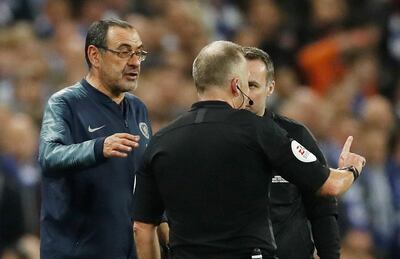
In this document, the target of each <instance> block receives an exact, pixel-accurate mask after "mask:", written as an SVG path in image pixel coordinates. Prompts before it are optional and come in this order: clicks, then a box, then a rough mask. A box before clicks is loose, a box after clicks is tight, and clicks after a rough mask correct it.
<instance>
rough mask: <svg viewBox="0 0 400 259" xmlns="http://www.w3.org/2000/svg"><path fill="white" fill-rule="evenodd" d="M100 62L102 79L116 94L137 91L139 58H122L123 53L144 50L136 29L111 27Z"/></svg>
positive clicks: (135, 56)
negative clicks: (119, 53) (120, 54)
mask: <svg viewBox="0 0 400 259" xmlns="http://www.w3.org/2000/svg"><path fill="white" fill-rule="evenodd" d="M106 47H107V48H108V49H110V50H111V51H110V50H104V51H103V53H102V55H101V56H102V58H101V62H100V67H99V72H100V75H99V76H100V79H101V81H102V82H103V83H104V84H105V86H106V87H108V88H109V90H110V91H111V92H112V93H114V94H119V93H123V92H128V91H132V90H135V89H136V87H137V84H138V79H139V73H140V63H141V61H140V60H139V57H138V56H137V55H136V54H134V55H133V56H132V57H126V58H122V57H120V56H119V55H118V53H116V52H113V51H117V52H121V51H138V50H142V48H143V45H142V41H141V39H140V36H139V34H138V33H137V31H136V30H135V29H130V28H120V27H116V26H113V27H110V28H109V29H108V33H107V45H106Z"/></svg>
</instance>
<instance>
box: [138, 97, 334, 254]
mask: <svg viewBox="0 0 400 259" xmlns="http://www.w3.org/2000/svg"><path fill="white" fill-rule="evenodd" d="M265 119H266V118H264V119H262V118H259V117H258V116H257V115H254V114H252V113H251V112H249V111H246V110H236V109H233V108H231V106H229V105H228V104H227V103H225V102H221V101H204V102H198V103H195V104H194V105H193V106H192V109H191V110H190V111H189V112H187V113H185V114H184V115H183V116H181V117H179V118H178V119H177V120H175V121H174V122H172V123H171V124H170V125H169V126H167V127H166V128H164V129H162V130H161V131H159V132H158V133H157V134H156V135H155V136H154V137H153V138H152V140H151V141H150V143H149V145H148V147H147V149H146V151H145V154H144V159H143V164H142V166H140V168H139V170H138V172H137V173H136V181H137V182H136V190H135V194H134V195H135V206H134V219H135V221H141V222H145V223H152V224H158V223H159V222H160V220H161V217H162V215H163V212H164V210H165V211H166V214H167V217H168V219H169V225H170V245H171V249H172V252H173V255H174V258H209V259H211V258H219V259H222V258H229V259H235V258H237V259H239V258H249V257H250V254H251V251H252V250H253V249H254V248H260V249H261V250H262V252H263V254H264V256H265V258H268V256H273V255H275V249H276V245H275V241H274V238H273V234H272V229H271V223H270V215H269V204H268V202H267V200H268V193H269V188H270V185H269V183H270V182H271V178H272V170H273V169H274V168H275V169H278V170H279V171H280V172H282V176H283V177H285V179H288V180H289V181H292V182H293V183H295V184H298V185H299V186H302V187H303V188H308V189H310V190H311V191H317V190H318V189H319V188H320V187H321V186H322V184H323V183H324V182H325V181H326V179H327V177H328V175H329V169H328V168H327V167H325V166H323V165H321V164H320V163H319V162H318V161H317V160H316V159H315V156H314V155H313V154H311V153H310V152H308V151H307V150H306V149H304V148H303V147H302V146H301V145H299V144H298V143H297V142H296V141H294V140H291V139H289V138H287V137H286V132H285V131H284V130H282V129H281V128H280V127H279V126H277V125H276V124H275V123H274V122H273V120H270V122H269V123H265Z"/></svg>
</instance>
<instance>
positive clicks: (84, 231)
mask: <svg viewBox="0 0 400 259" xmlns="http://www.w3.org/2000/svg"><path fill="white" fill-rule="evenodd" d="M85 57H86V61H87V63H88V65H89V73H88V74H87V76H86V78H85V79H83V80H81V81H80V82H78V83H76V84H75V85H73V86H70V87H67V88H65V89H63V90H61V91H59V92H57V93H55V94H54V95H53V96H52V97H51V98H50V99H49V101H48V104H47V107H46V110H45V113H44V117H43V124H42V129H41V135H40V147H39V161H40V164H41V166H42V169H43V189H42V191H43V197H42V211H41V258H43V259H67V258H81V259H94V258H96V259H101V258H104V259H127V258H135V249H134V247H133V243H134V242H133V231H132V230H133V229H132V214H131V208H132V205H133V204H132V202H133V200H132V197H133V188H134V187H133V186H134V172H135V170H136V166H137V165H138V163H139V162H140V160H141V156H142V153H143V151H144V149H145V148H146V146H147V143H148V141H149V139H150V137H151V128H150V122H149V119H148V116H147V110H146V107H145V105H144V104H143V103H142V102H141V101H140V100H139V99H138V98H137V97H135V96H134V95H132V94H130V93H128V92H129V91H131V90H134V89H135V88H136V87H137V80H138V76H139V72H140V64H141V62H142V61H143V60H144V59H145V57H146V52H145V51H144V50H143V45H142V41H141V39H140V36H139V34H138V33H137V31H136V29H135V28H133V27H132V26H131V25H130V24H128V23H126V22H123V21H120V20H101V21H98V22H95V23H93V24H92V25H91V26H90V28H89V30H88V34H87V37H86V44H85Z"/></svg>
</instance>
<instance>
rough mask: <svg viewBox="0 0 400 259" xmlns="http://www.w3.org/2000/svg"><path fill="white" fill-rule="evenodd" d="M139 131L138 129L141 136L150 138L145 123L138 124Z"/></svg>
mask: <svg viewBox="0 0 400 259" xmlns="http://www.w3.org/2000/svg"><path fill="white" fill-rule="evenodd" d="M139 129H140V132H142V134H143V136H145V137H146V138H147V139H149V138H150V134H149V128H148V127H147V124H146V123H144V122H140V123H139Z"/></svg>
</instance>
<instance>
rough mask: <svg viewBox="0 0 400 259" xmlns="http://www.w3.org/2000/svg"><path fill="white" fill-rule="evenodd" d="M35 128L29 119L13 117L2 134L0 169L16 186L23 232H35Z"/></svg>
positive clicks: (36, 191)
mask: <svg viewBox="0 0 400 259" xmlns="http://www.w3.org/2000/svg"><path fill="white" fill-rule="evenodd" d="M38 134H39V133H38V129H37V127H36V126H35V124H34V123H33V121H32V118H31V117H29V116H27V115H25V114H19V115H15V116H14V117H13V118H11V119H10V121H9V123H8V125H7V129H6V131H5V132H4V135H3V136H4V139H3V144H4V150H3V152H2V153H1V154H0V168H1V170H2V171H3V173H4V174H6V175H7V177H9V178H10V179H12V181H13V182H15V184H16V188H17V191H18V193H19V195H20V196H21V202H22V209H23V214H24V224H23V225H22V226H21V227H23V229H24V230H25V231H28V232H30V233H38V223H39V207H40V206H39V199H38V197H39V180H40V171H39V168H38V164H37V162H36V151H37V145H38V144H37V139H38Z"/></svg>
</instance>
